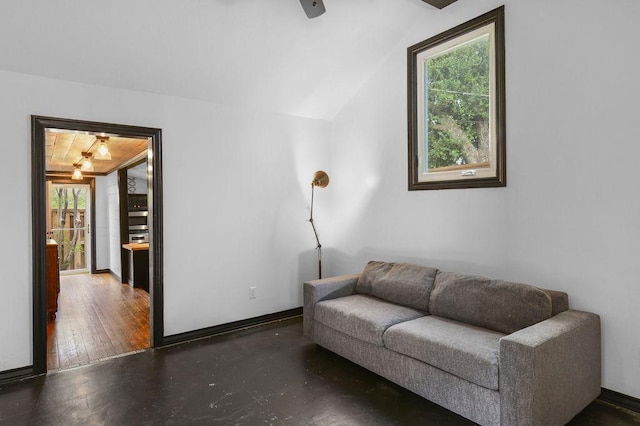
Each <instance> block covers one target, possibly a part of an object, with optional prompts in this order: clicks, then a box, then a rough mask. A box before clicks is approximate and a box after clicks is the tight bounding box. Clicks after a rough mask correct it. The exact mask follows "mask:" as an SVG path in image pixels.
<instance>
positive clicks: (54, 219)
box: [48, 183, 91, 274]
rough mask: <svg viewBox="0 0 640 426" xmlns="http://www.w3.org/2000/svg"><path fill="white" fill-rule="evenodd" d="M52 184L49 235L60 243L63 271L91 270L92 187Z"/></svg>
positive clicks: (60, 260)
mask: <svg viewBox="0 0 640 426" xmlns="http://www.w3.org/2000/svg"><path fill="white" fill-rule="evenodd" d="M49 187H50V188H51V189H50V193H49V197H48V198H49V200H50V202H49V209H48V210H49V219H50V220H49V221H48V222H49V224H50V225H49V226H50V230H49V235H50V237H51V238H53V239H54V240H56V241H57V242H58V250H59V251H58V256H59V262H60V273H61V274H64V273H81V272H88V271H89V267H90V265H91V261H90V257H89V256H90V252H91V249H90V247H91V244H90V241H91V240H90V236H89V231H90V229H89V223H90V220H89V213H90V211H91V210H90V208H89V207H90V206H89V203H90V201H91V197H90V187H89V185H80V184H59V183H52V184H51V185H50V186H49Z"/></svg>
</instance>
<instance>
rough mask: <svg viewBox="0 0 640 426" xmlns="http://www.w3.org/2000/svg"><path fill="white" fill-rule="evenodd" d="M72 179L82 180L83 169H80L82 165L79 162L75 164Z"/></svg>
mask: <svg viewBox="0 0 640 426" xmlns="http://www.w3.org/2000/svg"><path fill="white" fill-rule="evenodd" d="M71 179H73V180H82V171H81V170H80V166H78V165H77V164H76V165H74V168H73V174H72V175H71Z"/></svg>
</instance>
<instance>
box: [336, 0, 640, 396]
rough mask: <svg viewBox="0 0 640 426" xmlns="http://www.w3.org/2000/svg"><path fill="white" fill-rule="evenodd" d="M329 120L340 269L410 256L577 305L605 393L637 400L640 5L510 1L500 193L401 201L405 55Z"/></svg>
mask: <svg viewBox="0 0 640 426" xmlns="http://www.w3.org/2000/svg"><path fill="white" fill-rule="evenodd" d="M501 3H502V2H496V1H490V0H482V1H474V2H471V1H461V2H457V3H455V4H454V5H452V6H450V7H449V8H447V9H445V10H446V11H447V13H444V14H442V16H441V18H442V19H441V20H440V21H439V22H437V23H434V22H433V21H425V22H422V23H421V24H420V25H417V26H416V27H414V28H413V29H412V31H411V32H410V34H409V36H408V37H407V39H406V40H405V42H404V43H403V44H401V45H398V46H397V49H396V51H395V52H393V53H392V54H391V55H390V57H389V59H388V61H387V62H386V63H385V64H384V65H383V66H382V67H381V68H380V69H379V70H378V72H377V73H376V74H375V75H374V77H372V79H370V80H369V81H368V82H367V84H366V85H365V87H364V88H363V89H362V90H361V91H360V92H359V93H358V94H357V95H356V97H355V98H353V99H352V100H351V102H350V103H349V104H348V105H347V107H346V108H345V109H344V110H343V111H342V112H341V114H340V115H339V116H338V117H337V118H336V119H335V120H334V122H333V126H332V142H333V151H332V156H333V160H334V161H333V163H332V168H333V175H332V183H333V197H334V202H335V204H334V206H335V212H334V214H333V223H334V247H335V248H334V249H333V252H332V261H331V262H332V264H333V267H332V268H333V271H332V272H333V273H352V272H358V271H360V270H361V269H362V267H363V266H364V264H365V262H366V261H367V260H369V259H382V260H411V261H416V262H419V263H422V264H426V265H432V266H436V267H440V268H442V269H447V270H457V271H465V272H470V273H479V274H485V275H490V276H494V277H501V278H506V279H512V280H519V281H524V282H528V283H531V284H534V285H540V286H544V287H548V288H554V289H559V290H564V291H567V292H568V293H569V297H570V304H571V307H572V308H574V309H583V310H588V311H593V312H596V313H598V314H600V315H601V317H602V333H603V334H602V336H603V369H604V371H603V387H605V388H608V389H612V390H615V391H618V392H622V393H625V394H627V395H631V396H634V397H640V334H639V333H638V332H637V325H638V324H639V323H640V309H638V303H639V301H640V285H638V279H639V277H640V262H639V260H638V259H640V244H638V241H640V197H638V182H639V179H640V178H639V177H638V173H637V159H638V158H639V157H640V140H639V139H638V138H639V136H638V135H640V120H638V117H637V112H638V104H637V103H638V99H640V85H638V80H637V76H638V72H637V70H638V67H639V66H640V60H639V59H638V55H637V54H636V53H635V52H637V40H640V27H639V26H638V25H637V23H638V19H639V18H640V3H638V2H632V1H630V0H628V1H616V2H613V3H614V4H612V2H602V1H593V0H590V1H582V0H564V1H560V2H558V1H550V0H546V1H537V2H523V1H516V0H512V1H506V2H504V3H506V6H505V11H506V43H507V46H506V50H507V51H506V56H507V157H508V159H507V168H508V170H507V171H508V175H507V181H508V186H507V187H506V188H493V189H470V190H445V191H417V192H408V191H407V166H406V162H407V161H406V158H407V157H406V156H407V136H406V135H407V124H406V114H407V108H406V87H405V82H406V47H407V46H409V45H411V44H413V43H416V42H419V41H421V40H423V39H426V38H428V37H430V36H432V35H435V34H437V33H439V32H440V31H442V30H443V29H445V28H447V27H451V26H454V25H456V24H459V23H462V22H464V21H466V20H468V19H471V18H473V17H475V16H477V15H479V14H481V13H483V12H486V11H489V10H491V9H493V8H495V7H497V6H499V5H500V4H501Z"/></svg>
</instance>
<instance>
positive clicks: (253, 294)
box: [249, 287, 256, 299]
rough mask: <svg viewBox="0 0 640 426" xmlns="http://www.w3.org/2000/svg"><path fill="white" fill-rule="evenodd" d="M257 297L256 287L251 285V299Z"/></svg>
mask: <svg viewBox="0 0 640 426" xmlns="http://www.w3.org/2000/svg"><path fill="white" fill-rule="evenodd" d="M255 298H256V288H255V287H249V299H255Z"/></svg>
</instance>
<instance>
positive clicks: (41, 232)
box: [31, 115, 164, 374]
mask: <svg viewBox="0 0 640 426" xmlns="http://www.w3.org/2000/svg"><path fill="white" fill-rule="evenodd" d="M46 129H63V130H70V131H81V132H92V133H108V134H112V135H118V136H122V137H138V138H140V137H144V138H149V150H150V152H151V153H152V156H151V158H150V160H149V161H150V163H149V165H150V168H151V170H150V172H149V176H148V177H149V194H148V200H149V201H148V202H149V216H150V217H151V221H150V223H149V296H150V299H151V300H150V308H151V312H150V328H151V329H150V336H151V339H150V340H151V341H150V342H149V343H150V346H151V347H152V348H153V347H159V346H162V345H163V340H164V310H163V308H164V292H163V282H164V275H163V273H164V267H163V229H162V222H163V220H162V217H163V213H162V130H161V129H156V128H149V127H138V126H128V125H121V124H111V123H100V122H93V121H79V120H71V119H65V118H54V117H42V116H36V115H32V116H31V190H32V192H31V204H32V205H31V208H32V235H31V240H32V241H31V244H32V268H33V269H32V273H33V373H34V374H43V373H46V371H47V286H46V262H45V259H46V257H45V239H46V171H45V130H46Z"/></svg>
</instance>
